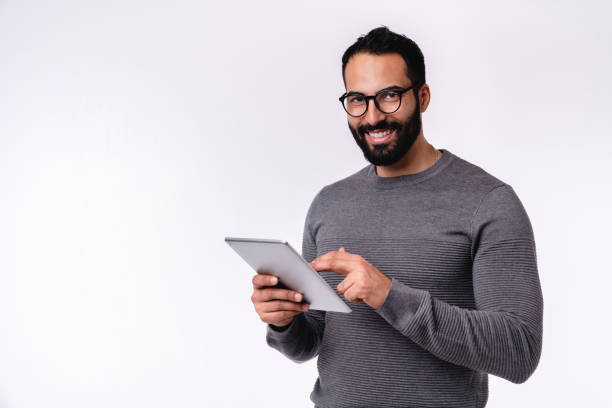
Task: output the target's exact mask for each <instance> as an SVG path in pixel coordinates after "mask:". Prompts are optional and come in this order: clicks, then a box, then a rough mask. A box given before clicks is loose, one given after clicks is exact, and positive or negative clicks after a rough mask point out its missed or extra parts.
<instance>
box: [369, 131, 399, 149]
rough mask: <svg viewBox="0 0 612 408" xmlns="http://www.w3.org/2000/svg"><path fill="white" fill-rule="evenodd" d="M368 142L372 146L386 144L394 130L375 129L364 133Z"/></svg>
mask: <svg viewBox="0 0 612 408" xmlns="http://www.w3.org/2000/svg"><path fill="white" fill-rule="evenodd" d="M365 135H366V138H367V139H368V141H369V142H370V143H372V144H374V145H376V144H381V143H386V142H388V141H389V140H390V139H391V138H392V137H393V135H395V129H377V130H375V131H370V132H366V133H365Z"/></svg>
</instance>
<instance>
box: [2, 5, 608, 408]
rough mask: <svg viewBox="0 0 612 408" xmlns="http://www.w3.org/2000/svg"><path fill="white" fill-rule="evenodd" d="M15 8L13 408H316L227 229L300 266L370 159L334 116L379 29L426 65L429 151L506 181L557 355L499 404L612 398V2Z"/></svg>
mask: <svg viewBox="0 0 612 408" xmlns="http://www.w3.org/2000/svg"><path fill="white" fill-rule="evenodd" d="M329 3H332V4H327V2H316V1H308V2H303V3H297V2H295V3H291V4H289V2H274V3H273V2H266V3H264V2H248V1H244V2H240V3H231V2H215V4H214V5H213V4H207V3H206V2H201V1H192V2H186V1H182V2H176V1H174V2H159V1H98V2H93V1H88V2H85V1H73V2H65V1H55V2H15V1H2V0H0V194H1V198H0V406H1V407H11V408H12V407H42V406H44V407H145V406H146V407H168V406H176V407H212V406H215V407H234V406H245V405H249V406H257V407H263V406H265V407H269V408H271V407H285V406H295V407H311V406H312V403H311V402H310V400H309V394H310V391H311V390H312V387H313V385H314V382H315V380H316V376H317V372H316V360H311V361H309V362H307V363H304V364H295V363H293V362H291V361H289V360H288V359H286V358H285V357H283V356H282V355H281V354H280V353H278V352H277V351H276V350H273V349H271V348H269V347H268V346H267V344H266V342H265V324H264V323H263V322H261V321H260V320H259V318H258V316H257V314H256V313H255V311H254V309H253V306H252V303H251V301H250V295H251V293H252V286H251V281H250V279H251V277H252V275H253V271H251V270H250V269H249V267H248V265H246V263H244V261H242V260H241V259H240V258H238V257H237V256H236V254H235V253H234V252H233V251H232V250H231V249H230V248H229V247H228V246H227V245H226V244H225V243H224V241H223V238H224V237H225V236H249V237H262V238H282V239H287V240H288V241H289V242H290V243H291V244H292V245H293V246H295V247H296V248H301V235H302V228H303V223H304V218H305V216H306V211H307V209H308V206H309V204H310V202H311V200H312V198H313V197H314V195H315V194H316V192H317V191H318V190H319V189H320V188H321V187H323V186H324V185H326V184H329V183H332V182H334V181H336V180H338V179H340V178H343V177H345V176H347V175H349V174H352V173H354V172H355V171H357V170H358V169H360V168H361V167H363V166H364V165H366V164H367V163H366V162H365V159H364V158H363V155H362V153H361V151H360V150H359V149H358V147H357V146H356V144H355V143H354V141H353V139H352V136H351V134H350V133H349V131H348V128H347V124H346V114H344V112H343V111H342V108H341V106H340V104H339V103H338V101H337V98H338V96H339V95H340V94H342V93H343V92H344V88H343V85H342V79H341V70H340V69H341V60H340V59H341V56H342V53H343V52H344V50H345V49H346V48H347V47H348V46H349V45H350V44H352V43H353V42H354V41H355V40H356V38H357V37H358V36H359V35H361V34H365V33H367V32H368V31H369V30H370V29H372V28H374V27H377V26H379V25H383V24H384V25H387V26H388V27H389V28H390V29H391V30H393V31H396V32H399V33H403V34H406V35H407V36H408V37H411V38H412V39H414V40H415V41H416V42H417V43H418V44H419V46H420V47H421V49H422V50H423V53H424V54H425V59H426V68H427V82H428V83H429V85H430V87H431V91H432V100H431V104H430V105H429V108H428V110H427V112H425V113H424V115H423V122H424V133H425V137H426V139H427V140H428V141H430V142H431V143H432V144H433V145H434V146H435V147H437V148H446V149H449V150H450V151H452V152H453V153H455V154H457V155H459V156H460V157H463V158H464V159H466V160H468V161H470V162H472V163H474V164H476V165H478V166H481V167H482V168H483V169H485V170H486V171H488V172H489V173H491V174H493V175H495V176H496V177H498V178H500V179H502V180H504V181H505V182H507V183H508V184H510V185H512V186H513V187H514V189H515V191H516V192H517V194H518V195H519V197H520V199H521V201H522V202H523V204H524V206H525V208H526V209H527V212H528V214H529V216H530V219H531V221H532V225H533V228H534V233H535V237H536V245H537V255H538V266H539V272H540V279H541V283H542V288H543V292H544V318H545V321H544V347H543V352H542V357H541V360H540V365H539V367H538V369H537V370H536V372H535V373H534V374H533V376H532V377H531V378H530V379H529V380H528V381H527V382H526V383H524V384H520V385H516V384H512V383H510V382H508V381H506V380H502V379H500V378H497V377H494V376H490V397H489V404H488V407H517V406H540V405H546V406H558V407H575V406H603V405H605V404H606V403H609V402H610V401H611V400H612V398H611V397H610V396H609V394H610V392H609V391H610V390H609V384H610V382H611V379H612V378H611V375H610V366H611V365H612V361H611V358H610V354H609V349H610V344H612V326H611V323H610V322H611V321H612V319H610V318H609V314H610V307H609V304H610V303H609V300H607V299H609V297H610V296H609V293H610V285H611V284H612V279H611V272H612V268H610V265H609V259H610V251H611V245H610V244H611V239H610V231H611V230H612V223H611V220H610V208H611V207H612V200H611V197H610V194H611V193H610V191H611V188H610V187H611V183H610V175H611V174H612V165H611V163H610V161H611V158H612V142H610V138H611V137H612V125H611V124H610V111H611V109H610V108H611V107H612V103H611V100H612V99H611V98H612V85H611V81H610V72H612V56H611V49H612V47H611V45H612V44H611V38H612V29H611V28H610V25H609V16H610V14H611V13H610V12H611V11H612V10H611V8H610V7H609V6H608V5H606V3H605V2H603V1H602V2H599V3H597V2H582V3H580V5H578V2H558V1H554V2H553V1H539V2H532V1H529V2H527V1H524V2H512V6H509V5H502V4H493V3H494V2H484V1H482V2H469V1H468V2H457V4H455V2H448V3H446V2H435V3H434V4H432V2H424V1H419V2H411V1H395V2H390V1H386V2H383V1H377V2H373V1H367V2H366V1H356V0H351V1H342V2H340V1H337V2H329Z"/></svg>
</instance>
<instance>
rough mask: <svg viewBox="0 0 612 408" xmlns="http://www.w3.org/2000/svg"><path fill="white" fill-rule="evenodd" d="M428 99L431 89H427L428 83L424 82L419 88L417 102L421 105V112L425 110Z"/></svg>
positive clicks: (429, 98)
mask: <svg viewBox="0 0 612 408" xmlns="http://www.w3.org/2000/svg"><path fill="white" fill-rule="evenodd" d="M430 100H431V90H430V89H429V85H427V83H425V84H423V85H422V86H421V88H419V104H420V107H421V112H425V111H426V110H427V107H428V106H429V101H430Z"/></svg>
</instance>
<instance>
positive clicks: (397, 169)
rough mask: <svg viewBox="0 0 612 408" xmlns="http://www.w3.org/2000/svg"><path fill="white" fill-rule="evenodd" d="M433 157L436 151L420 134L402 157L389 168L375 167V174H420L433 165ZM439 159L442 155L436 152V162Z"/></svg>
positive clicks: (382, 175)
mask: <svg viewBox="0 0 612 408" xmlns="http://www.w3.org/2000/svg"><path fill="white" fill-rule="evenodd" d="M435 156H436V150H435V149H434V148H433V146H432V145H431V144H429V142H427V140H425V137H424V136H423V132H421V133H420V134H419V136H418V137H417V138H416V140H415V141H414V143H413V144H412V146H411V147H410V150H408V152H407V153H406V154H405V155H404V157H402V158H401V159H400V160H398V161H397V162H396V163H394V164H392V165H390V166H376V174H377V175H378V176H379V177H397V176H402V175H405V174H415V173H420V172H421V171H423V170H426V169H428V168H429V167H431V166H433V165H434V164H435V162H436V157H435ZM440 157H442V153H441V152H438V160H439V159H440Z"/></svg>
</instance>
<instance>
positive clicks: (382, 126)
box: [357, 121, 402, 135]
mask: <svg viewBox="0 0 612 408" xmlns="http://www.w3.org/2000/svg"><path fill="white" fill-rule="evenodd" d="M401 127H402V125H400V124H399V123H396V122H387V121H382V122H379V123H377V124H376V125H375V126H369V125H366V126H359V128H358V129H357V130H358V131H359V133H360V134H362V135H364V134H365V133H367V132H373V131H376V130H383V129H391V130H398V129H400V128H401Z"/></svg>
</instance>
